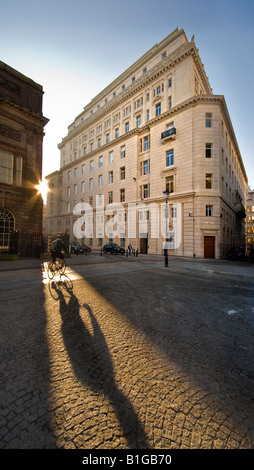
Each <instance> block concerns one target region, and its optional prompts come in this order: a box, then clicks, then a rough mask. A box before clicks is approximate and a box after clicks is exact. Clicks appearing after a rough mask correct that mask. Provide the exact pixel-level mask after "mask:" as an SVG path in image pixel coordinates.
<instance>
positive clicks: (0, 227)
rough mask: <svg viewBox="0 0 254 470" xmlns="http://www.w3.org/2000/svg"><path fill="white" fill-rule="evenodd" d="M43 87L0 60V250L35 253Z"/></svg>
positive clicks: (44, 121) (39, 208)
mask: <svg viewBox="0 0 254 470" xmlns="http://www.w3.org/2000/svg"><path fill="white" fill-rule="evenodd" d="M42 98H43V89H42V86H41V85H38V84H37V83H35V82H34V81H32V80H31V79H30V78H28V77H26V76H24V75H22V74H21V73H19V72H18V71H16V70H14V69H13V68H11V67H10V66H8V65H6V64H5V63H3V62H1V61H0V251H1V252H19V253H20V254H21V255H35V254H39V251H40V247H41V237H42V211H43V202H42V198H41V196H40V195H39V194H38V188H36V186H37V185H39V183H40V181H41V180H42V141H43V135H44V134H43V128H44V126H45V125H46V124H47V122H48V119H46V118H45V117H44V116H43V114H42Z"/></svg>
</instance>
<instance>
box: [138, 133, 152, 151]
mask: <svg viewBox="0 0 254 470" xmlns="http://www.w3.org/2000/svg"><path fill="white" fill-rule="evenodd" d="M149 148H150V139H149V136H146V137H142V139H140V152H147V150H149Z"/></svg>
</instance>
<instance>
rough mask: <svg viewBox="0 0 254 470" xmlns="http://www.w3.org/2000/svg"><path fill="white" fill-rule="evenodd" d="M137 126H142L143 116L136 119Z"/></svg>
mask: <svg viewBox="0 0 254 470" xmlns="http://www.w3.org/2000/svg"><path fill="white" fill-rule="evenodd" d="M136 126H137V127H138V126H141V114H139V115H138V116H137V118H136Z"/></svg>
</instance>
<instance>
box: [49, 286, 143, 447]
mask: <svg viewBox="0 0 254 470" xmlns="http://www.w3.org/2000/svg"><path fill="white" fill-rule="evenodd" d="M62 287H64V289H65V290H66V291H67V292H68V297H67V300H66V297H65V295H64V290H63V289H61V288H60V285H58V284H56V285H55V289H56V291H57V293H58V298H59V302H60V314H61V317H62V335H63V340H64V344H65V347H66V350H67V352H68V355H69V358H70V360H71V363H72V367H73V370H74V371H75V374H76V376H77V377H78V379H79V380H80V381H81V382H82V383H83V384H85V385H87V386H89V387H90V389H91V390H92V391H94V392H97V393H102V394H104V395H106V396H107V397H108V398H109V400H110V402H111V403H112V405H113V406H114V409H115V413H116V416H117V418H118V421H119V424H120V426H121V428H122V431H123V434H124V436H125V438H126V440H127V442H128V446H129V447H130V448H146V449H147V448H149V444H148V442H147V439H146V436H145V432H144V429H143V427H142V425H141V423H140V421H139V418H138V416H137V414H136V412H135V410H134V408H133V406H132V404H131V403H130V401H129V400H128V398H127V397H126V396H125V395H124V394H123V393H122V392H121V390H119V388H118V387H117V385H116V383H115V380H114V368H113V364H112V360H111V356H110V353H109V350H108V347H107V344H106V341H105V338H104V335H103V333H102V331H101V329H100V326H99V324H98V322H97V320H96V318H95V315H94V314H93V312H92V309H91V307H90V306H89V305H87V304H84V305H82V306H80V305H79V301H78V299H77V297H76V296H75V295H74V293H73V290H72V289H68V285H64V286H62ZM81 310H82V317H83V318H86V320H85V321H86V322H87V324H88V325H89V323H90V325H91V326H92V333H91V332H90V331H89V329H88V327H87V326H86V324H85V322H84V321H83V319H82V318H81V315H80V312H81ZM90 330H91V327H90Z"/></svg>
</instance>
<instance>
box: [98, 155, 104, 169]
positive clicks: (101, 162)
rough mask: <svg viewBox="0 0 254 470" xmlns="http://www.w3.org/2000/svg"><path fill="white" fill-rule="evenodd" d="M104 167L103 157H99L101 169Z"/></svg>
mask: <svg viewBox="0 0 254 470" xmlns="http://www.w3.org/2000/svg"><path fill="white" fill-rule="evenodd" d="M102 166H103V156H101V157H99V167H100V168H101V167H102Z"/></svg>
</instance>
